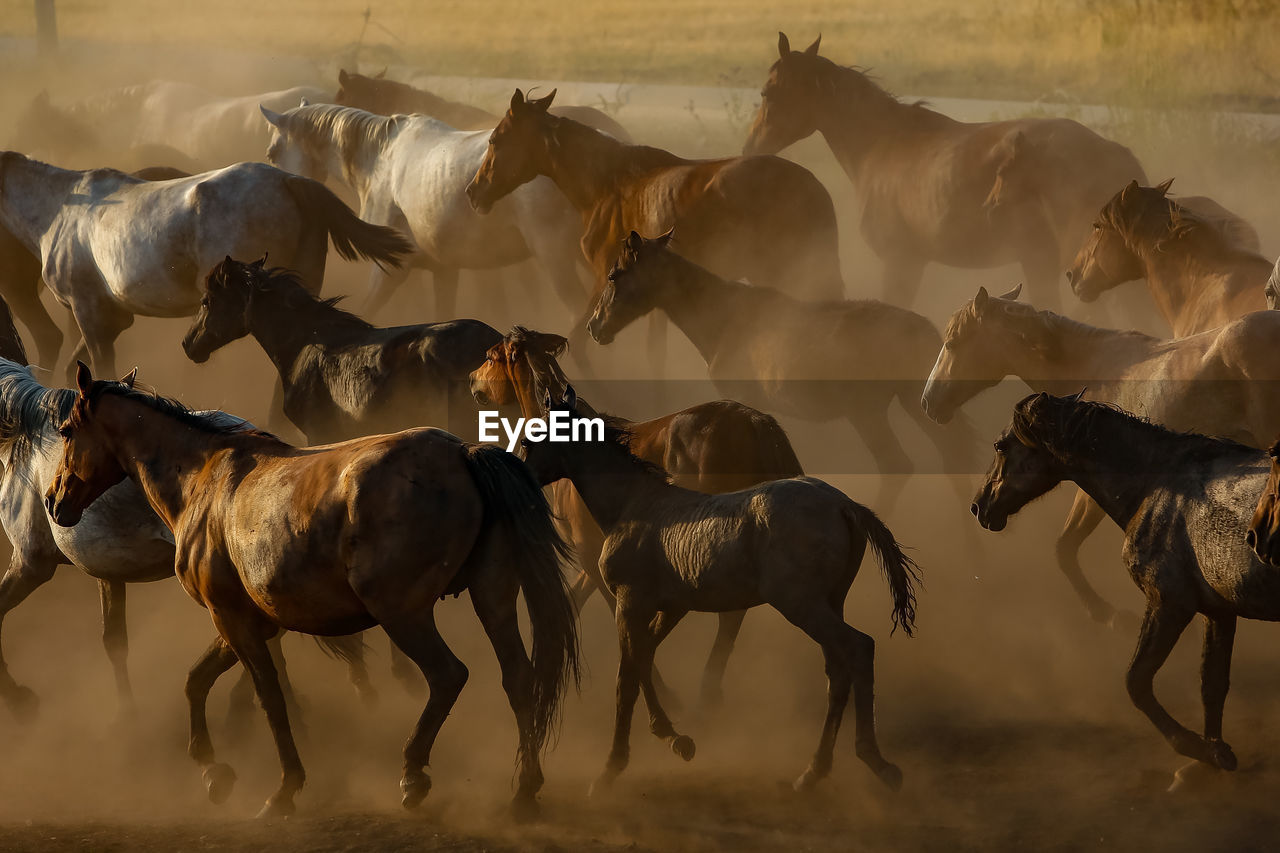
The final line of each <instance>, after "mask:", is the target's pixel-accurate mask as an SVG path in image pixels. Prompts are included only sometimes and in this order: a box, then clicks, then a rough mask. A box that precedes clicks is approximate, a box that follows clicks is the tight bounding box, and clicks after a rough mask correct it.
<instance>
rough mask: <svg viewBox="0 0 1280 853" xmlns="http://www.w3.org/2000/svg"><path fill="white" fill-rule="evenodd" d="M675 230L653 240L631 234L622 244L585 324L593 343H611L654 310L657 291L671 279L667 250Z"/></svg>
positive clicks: (669, 253)
mask: <svg viewBox="0 0 1280 853" xmlns="http://www.w3.org/2000/svg"><path fill="white" fill-rule="evenodd" d="M674 230H675V229H674V228H673V229H672V230H671V231H668V232H667V233H666V234H663V235H662V236H661V237H655V238H654V239H652V240H648V239H645V238H644V237H641V236H640V235H639V234H637V233H636V232H635V231H632V232H631V234H630V235H628V237H627V239H626V240H624V241H623V242H622V251H621V252H620V253H619V254H618V260H617V261H616V262H614V265H613V269H611V270H609V278H608V283H607V285H606V286H605V289H604V292H603V293H601V294H600V299H599V301H598V302H596V309H595V311H593V312H592V313H591V319H590V320H588V321H587V331H588V332H590V333H591V337H592V338H594V339H595V341H596V343H600V344H610V343H613V339H614V338H615V337H617V335H618V332H621V331H622V330H623V329H625V328H626V327H627V326H629V325H631V324H632V323H634V322H635V321H636V320H638V319H640V318H641V317H643V316H644V315H645V314H648V313H649V312H650V311H652V310H653V309H654V307H655V306H656V304H657V301H656V297H657V293H658V290H659V288H661V287H662V285H663V284H664V283H665V282H666V281H668V280H670V278H671V277H672V272H671V271H670V270H669V266H668V265H669V264H670V263H671V259H672V258H673V257H674V253H673V252H671V250H670V249H669V248H668V246H669V245H670V243H671V236H672V233H673V232H674Z"/></svg>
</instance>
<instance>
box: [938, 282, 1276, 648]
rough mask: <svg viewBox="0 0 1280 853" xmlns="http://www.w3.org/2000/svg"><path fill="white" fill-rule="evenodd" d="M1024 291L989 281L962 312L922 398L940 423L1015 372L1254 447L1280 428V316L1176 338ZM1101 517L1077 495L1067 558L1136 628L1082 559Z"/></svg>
mask: <svg viewBox="0 0 1280 853" xmlns="http://www.w3.org/2000/svg"><path fill="white" fill-rule="evenodd" d="M1019 289H1020V288H1014V289H1013V290H1012V291H1010V292H1009V293H1006V294H1004V295H1003V296H988V294H987V291H986V289H985V288H980V289H979V290H978V295H977V296H975V297H974V298H973V299H972V300H971V301H970V302H968V303H967V304H966V305H964V306H963V307H962V308H960V310H959V311H957V312H956V313H955V314H954V315H952V317H951V321H950V322H949V323H948V324H947V331H946V339H945V342H944V344H943V346H942V349H940V350H939V351H938V360H937V362H935V364H934V366H933V371H932V372H931V373H930V374H929V381H928V382H927V383H926V384H925V389H924V396H923V397H922V398H921V401H920V402H921V405H922V406H923V408H924V410H925V411H926V412H928V413H929V416H930V417H932V418H933V419H934V420H937V421H938V422H940V423H946V422H947V421H948V420H949V419H950V418H951V417H953V416H954V414H955V412H956V411H957V410H958V409H959V408H960V407H961V406H963V405H964V404H965V403H966V402H967V401H969V400H971V399H973V398H974V397H976V396H977V395H978V394H979V393H980V392H982V391H983V390H985V389H987V388H990V387H992V386H994V385H996V384H997V383H998V382H1000V381H1001V380H1002V379H1004V377H1006V376H1017V377H1018V378H1019V379H1021V380H1022V381H1023V382H1025V383H1026V384H1027V385H1028V386H1030V388H1031V389H1032V390H1034V391H1050V392H1066V391H1071V390H1078V389H1080V388H1087V392H1086V394H1087V396H1088V398H1089V399H1092V400H1099V401H1103V402H1108V403H1113V404H1116V405H1119V406H1120V407H1121V408H1123V409H1125V410H1126V411H1129V412H1133V413H1134V414H1137V415H1141V416H1143V417H1148V418H1151V419H1152V420H1153V421H1155V422H1157V423H1161V424H1164V425H1166V426H1170V427H1173V428H1175V429H1194V430H1196V431H1197V432H1204V433H1209V434H1212V435H1226V436H1230V437H1232V438H1234V439H1237V440H1239V441H1242V442H1244V443H1246V444H1250V445H1253V446H1255V447H1261V446H1262V443H1263V442H1264V441H1265V440H1266V437H1267V436H1270V435H1273V434H1275V433H1277V432H1280V394H1276V388H1277V387H1280V349H1278V348H1277V347H1276V346H1275V342H1276V341H1277V340H1280V313H1277V312H1274V311H1256V312H1254V313H1252V314H1246V315H1245V316H1244V317H1242V318H1240V319H1238V320H1234V321H1232V322H1230V323H1228V324H1227V325H1225V326H1223V327H1222V328H1221V329H1213V330H1211V331H1208V332H1202V333H1201V334H1198V335H1192V336H1190V337H1186V338H1178V339H1176V340H1172V341H1167V340H1162V339H1160V338H1154V337H1151V336H1150V335H1144V334H1141V333H1139V332H1119V331H1113V330H1111V329H1100V328H1097V327H1095V326H1087V325H1085V324H1084V323H1078V322H1076V321H1075V320H1071V319H1068V318H1066V317H1062V316H1060V315H1058V314H1054V313H1052V312H1050V311H1037V310H1036V309H1035V308H1033V307H1031V306H1030V305H1026V304H1024V303H1021V302H1017V301H1016V300H1017V298H1018V293H1019ZM1103 518H1104V513H1103V512H1102V510H1101V509H1100V508H1099V507H1098V505H1097V504H1096V503H1094V502H1093V501H1092V500H1091V499H1090V498H1089V496H1088V495H1087V494H1085V493H1084V492H1082V491H1079V492H1077V493H1076V498H1075V502H1074V503H1073V504H1072V506H1071V512H1070V514H1069V515H1068V516H1067V521H1066V524H1065V525H1064V526H1063V528H1062V532H1061V533H1059V534H1058V540H1057V545H1056V549H1055V551H1056V555H1057V561H1058V567H1059V568H1060V569H1061V570H1062V572H1063V574H1064V575H1065V576H1066V578H1067V580H1068V581H1070V582H1071V586H1072V588H1073V589H1074V590H1075V591H1076V594H1077V595H1078V596H1079V597H1080V600H1081V601H1082V602H1084V605H1085V607H1086V608H1088V610H1089V614H1090V615H1091V616H1092V617H1093V618H1094V620H1096V621H1098V622H1102V623H1104V624H1110V625H1111V626H1112V627H1117V628H1119V627H1127V625H1125V624H1124V623H1125V622H1130V621H1133V620H1132V614H1129V613H1128V612H1126V611H1117V610H1116V609H1115V608H1114V607H1112V606H1111V604H1109V603H1108V602H1107V601H1106V600H1104V599H1103V598H1102V597H1101V596H1099V595H1098V593H1097V592H1096V591H1095V590H1094V589H1093V587H1092V586H1090V585H1089V582H1088V580H1087V579H1086V578H1085V576H1084V572H1083V570H1082V569H1081V566H1080V548H1081V546H1082V545H1083V544H1084V541H1085V540H1086V539H1087V538H1088V537H1089V536H1090V535H1091V534H1092V533H1093V531H1094V530H1095V529H1097V526H1098V524H1099V523H1101V521H1102V519H1103Z"/></svg>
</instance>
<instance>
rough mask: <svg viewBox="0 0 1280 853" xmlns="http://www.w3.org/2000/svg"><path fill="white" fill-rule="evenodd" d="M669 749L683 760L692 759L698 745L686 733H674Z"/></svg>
mask: <svg viewBox="0 0 1280 853" xmlns="http://www.w3.org/2000/svg"><path fill="white" fill-rule="evenodd" d="M671 751H672V752H674V753H675V754H676V755H678V756H680V757H681V758H683V759H684V760H685V761H692V760H693V756H694V754H696V753H697V751H698V747H697V745H696V744H694V742H693V738H691V737H689V736H688V735H676V736H675V737H674V738H672V739H671Z"/></svg>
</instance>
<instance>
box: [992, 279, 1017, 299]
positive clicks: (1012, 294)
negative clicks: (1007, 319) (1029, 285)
mask: <svg viewBox="0 0 1280 853" xmlns="http://www.w3.org/2000/svg"><path fill="white" fill-rule="evenodd" d="M1020 293H1022V282H1018V283H1017V284H1015V285H1014V286H1013V287H1011V288H1009V290H1007V291H1005V292H1004V293H1002V294H1000V295H999V296H998V297H996V298H997V299H1008V300H1009V301H1010V302H1016V301H1017V299H1018V295H1019V294H1020Z"/></svg>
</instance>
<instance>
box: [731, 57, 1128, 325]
mask: <svg viewBox="0 0 1280 853" xmlns="http://www.w3.org/2000/svg"><path fill="white" fill-rule="evenodd" d="M820 41H821V37H819V38H818V39H817V40H816V41H814V43H813V44H811V45H809V47H808V48H806V49H805V50H803V51H793V50H792V49H791V44H790V42H789V41H788V40H787V37H786V36H785V35H784V34H782V33H779V34H778V55H779V58H778V61H777V62H775V63H774V64H773V67H772V68H771V69H769V79H768V80H767V81H766V82H765V85H764V90H763V91H762V92H761V93H760V94H761V102H760V111H759V112H758V113H757V114H756V118H755V122H754V123H753V124H752V126H751V132H750V134H749V135H748V137H747V142H746V147H745V148H744V149H743V150H744V152H746V153H748V154H752V153H773V152H777V151H780V150H782V149H783V148H785V147H787V146H788V145H790V144H792V143H793V142H796V141H797V140H800V139H803V138H804V137H806V136H809V135H810V134H812V133H815V132H818V133H821V134H822V135H823V136H824V137H825V138H826V140H827V144H828V145H830V146H831V151H832V153H833V154H835V156H836V159H837V160H839V161H840V165H841V166H843V167H844V170H845V172H846V173H847V174H848V175H849V179H850V180H851V181H853V184H854V186H855V187H856V189H857V192H858V193H859V196H860V199H859V200H860V202H861V207H862V234H863V236H864V237H865V238H866V240H867V243H868V244H869V245H870V246H871V248H872V250H873V251H875V253H876V254H877V255H878V256H879V257H880V259H881V260H883V261H884V265H885V270H884V292H883V296H882V298H883V299H885V300H886V301H893V302H897V303H899V304H903V305H911V304H912V303H913V302H914V300H915V298H916V292H917V290H918V289H919V287H920V279H921V276H922V275H923V272H924V267H925V265H926V264H929V263H934V262H936V263H941V264H946V265H947V266H953V267H967V268H973V269H988V268H991V267H996V266H1000V265H1002V264H1008V263H1015V262H1016V263H1019V264H1021V265H1022V268H1023V271H1024V274H1025V276H1026V281H1027V282H1028V286H1029V287H1031V289H1032V292H1033V293H1034V294H1035V297H1036V301H1037V302H1042V303H1048V304H1057V302H1058V278H1059V276H1060V275H1061V270H1062V268H1063V265H1064V263H1065V260H1066V258H1068V257H1070V252H1071V251H1072V249H1074V248H1075V247H1076V246H1077V245H1079V243H1080V240H1081V238H1082V237H1083V236H1084V234H1085V231H1086V228H1087V226H1088V223H1089V219H1090V217H1092V216H1093V214H1094V211H1096V210H1097V209H1098V206H1099V205H1100V204H1102V202H1103V201H1105V200H1106V198H1107V196H1108V195H1110V194H1111V193H1112V192H1114V191H1115V188H1116V187H1118V186H1120V185H1121V184H1123V183H1124V182H1125V181H1127V180H1129V179H1131V178H1142V179H1145V178H1144V174H1143V171H1142V166H1141V165H1140V164H1139V163H1138V160H1137V158H1135V157H1134V156H1133V154H1132V153H1131V152H1130V151H1129V149H1127V148H1125V147H1124V146H1123V145H1119V144H1117V143H1115V142H1111V141H1109V140H1106V139H1103V138H1102V137H1101V136H1098V135H1097V134H1096V133H1094V132H1093V131H1091V130H1089V129H1088V128H1087V127H1085V126H1083V125H1081V124H1079V123H1077V122H1074V121H1071V120H1069V119H1057V118H1052V119H1050V118H1039V119H1035V118H1030V119H1017V120H1014V121H998V122H979V123H966V122H959V121H955V120H954V119H951V118H949V117H947V116H945V115H942V114H941V113H937V112H934V111H933V110H930V109H927V108H926V107H924V106H923V105H921V104H919V103H916V104H906V103H902V102H900V101H899V100H898V99H897V98H895V97H894V96H893V95H891V94H889V93H888V92H886V91H885V90H884V89H881V88H880V87H879V86H878V85H876V83H875V81H873V80H872V79H871V78H870V77H868V76H867V74H865V73H864V72H862V71H859V70H857V69H854V68H846V67H843V66H840V65H836V64H835V63H834V62H832V61H831V60H829V59H827V58H826V57H824V56H819V55H818V44H819V42H820Z"/></svg>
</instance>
